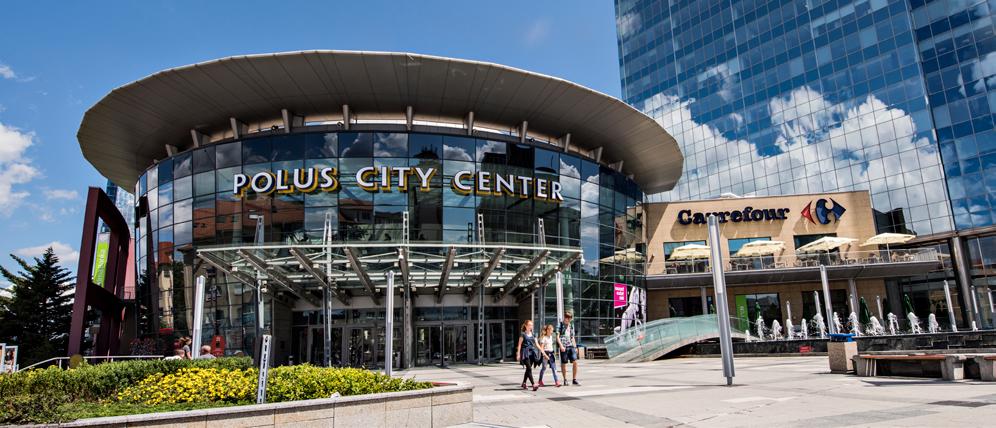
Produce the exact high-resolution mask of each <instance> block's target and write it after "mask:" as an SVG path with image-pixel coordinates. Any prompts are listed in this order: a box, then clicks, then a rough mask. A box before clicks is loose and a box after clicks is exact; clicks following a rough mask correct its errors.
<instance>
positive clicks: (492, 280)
mask: <svg viewBox="0 0 996 428" xmlns="http://www.w3.org/2000/svg"><path fill="white" fill-rule="evenodd" d="M197 255H198V257H199V258H201V259H202V260H204V261H205V262H207V263H208V264H210V265H212V266H215V267H219V268H220V270H221V271H223V272H225V273H226V274H229V275H230V276H232V277H233V279H235V280H237V281H242V282H245V280H248V279H249V278H251V277H255V276H256V275H257V274H260V275H262V276H264V277H266V278H279V279H280V281H278V282H279V283H280V285H281V286H282V287H280V289H279V291H287V292H288V294H290V295H291V296H294V297H297V298H301V299H304V300H306V301H308V302H309V303H311V304H314V302H315V301H316V296H317V295H319V294H311V293H312V292H314V293H319V292H320V291H322V290H323V289H325V290H330V291H332V295H333V296H335V297H336V298H338V299H339V301H340V302H342V303H343V304H344V305H347V306H349V305H351V303H352V298H353V297H356V296H367V297H370V298H371V299H372V300H373V301H374V305H377V306H379V305H380V304H381V299H380V298H381V297H382V296H383V294H384V291H385V288H386V283H384V281H379V279H380V278H384V274H386V273H387V272H388V271H391V270H395V271H399V270H400V271H401V272H402V281H403V284H407V285H409V286H410V288H411V290H412V294H425V295H431V294H436V295H437V298H438V299H439V300H441V298H442V296H443V294H453V295H460V296H462V297H464V298H466V296H468V295H469V296H473V295H474V294H476V293H478V292H481V290H482V289H483V291H484V293H486V294H489V295H494V296H495V297H497V298H499V299H500V298H501V297H504V296H506V295H509V294H521V293H524V292H525V293H529V292H532V291H534V290H535V289H536V285H537V283H538V282H548V281H549V280H551V279H552V278H553V277H554V275H555V274H556V272H560V271H563V270H565V269H569V268H570V266H571V264H573V262H574V261H576V260H578V259H579V258H580V257H581V249H580V248H578V247H568V246H556V245H537V244H524V243H502V244H482V243H442V242H413V243H401V242H338V243H335V242H333V243H326V244H261V245H255V244H246V245H238V246H219V247H202V248H199V249H198V250H197ZM247 255H249V256H248V257H247ZM402 264H405V266H402ZM482 284H484V287H482ZM492 284H494V285H492ZM274 291H278V290H274Z"/></svg>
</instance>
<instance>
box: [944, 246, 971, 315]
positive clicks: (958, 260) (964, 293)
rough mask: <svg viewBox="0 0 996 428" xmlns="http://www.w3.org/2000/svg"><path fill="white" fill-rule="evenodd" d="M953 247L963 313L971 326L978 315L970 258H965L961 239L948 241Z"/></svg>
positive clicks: (952, 255)
mask: <svg viewBox="0 0 996 428" xmlns="http://www.w3.org/2000/svg"><path fill="white" fill-rule="evenodd" d="M948 245H949V246H950V247H951V261H952V262H953V263H954V271H955V278H957V279H958V291H959V293H958V294H959V297H961V313H962V315H963V317H962V319H963V320H964V321H965V324H971V322H972V320H974V319H976V316H977V315H978V314H977V313H976V312H975V310H974V306H973V305H972V278H971V276H969V274H968V266H969V262H968V257H965V249H964V248H963V247H962V245H961V237H959V236H953V237H951V238H949V239H948Z"/></svg>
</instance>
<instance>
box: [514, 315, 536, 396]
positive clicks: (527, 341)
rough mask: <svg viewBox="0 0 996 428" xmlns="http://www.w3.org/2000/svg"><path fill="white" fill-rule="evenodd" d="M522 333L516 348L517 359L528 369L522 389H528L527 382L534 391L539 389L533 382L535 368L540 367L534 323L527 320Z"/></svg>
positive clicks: (524, 375) (523, 376)
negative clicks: (527, 381)
mask: <svg viewBox="0 0 996 428" xmlns="http://www.w3.org/2000/svg"><path fill="white" fill-rule="evenodd" d="M521 330H522V331H521V332H520V333H519V343H518V345H517V346H516V347H515V359H516V360H517V361H519V364H522V365H523V366H525V368H526V372H525V373H524V374H523V375H522V389H526V380H527V379H528V380H529V385H530V386H532V387H533V391H535V390H537V389H539V386H537V385H536V382H535V381H534V380H533V367H535V366H538V365H539V360H540V354H539V352H540V351H539V346H538V345H537V344H536V337H534V336H533V321H532V320H526V321H525V322H523V323H522V329H521Z"/></svg>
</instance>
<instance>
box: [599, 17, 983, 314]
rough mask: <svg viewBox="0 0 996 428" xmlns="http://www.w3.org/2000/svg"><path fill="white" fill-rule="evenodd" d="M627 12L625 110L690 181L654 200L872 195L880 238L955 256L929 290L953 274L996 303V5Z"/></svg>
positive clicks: (622, 24)
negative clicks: (639, 119)
mask: <svg viewBox="0 0 996 428" xmlns="http://www.w3.org/2000/svg"><path fill="white" fill-rule="evenodd" d="M615 6H616V18H617V32H618V47H619V56H620V62H619V64H620V71H621V78H622V89H623V92H622V93H623V99H624V100H625V101H627V102H628V103H630V104H632V105H634V106H636V107H637V108H639V109H642V110H643V111H644V112H645V113H647V114H649V115H650V116H652V117H654V118H656V119H658V120H659V121H660V122H661V123H662V124H663V126H664V127H665V128H666V129H667V130H668V131H669V132H670V133H671V134H672V135H674V136H675V138H676V139H677V141H678V143H679V145H680V146H681V147H682V151H683V153H684V155H685V172H684V175H683V176H682V179H681V181H680V182H679V184H678V185H677V186H676V187H675V188H674V190H672V191H670V192H666V193H661V194H657V195H651V196H650V197H649V198H650V200H651V201H669V200H682V199H700V198H711V197H719V196H721V195H723V194H724V193H733V194H736V195H778V194H797V193H821V192H829V191H847V190H868V191H869V192H870V194H871V198H872V204H873V207H874V209H875V213H876V216H875V217H876V219H875V221H876V228H877V229H878V231H879V232H902V233H913V234H916V235H918V236H920V237H921V238H923V239H921V240H919V241H921V242H923V243H924V245H940V246H942V247H946V248H942V250H943V251H944V252H945V253H951V254H952V257H953V260H954V263H953V264H954V269H952V270H948V271H947V272H946V273H943V274H938V275H936V276H934V277H931V278H921V279H920V280H922V281H921V282H923V283H924V284H933V285H928V286H926V287H927V289H930V288H931V287H934V288H936V286H937V284H939V283H940V281H941V280H942V279H944V278H946V277H948V276H951V277H952V278H950V279H951V280H952V281H954V280H955V279H957V281H958V283H959V285H960V286H961V291H962V292H964V293H965V295H967V294H968V293H969V292H972V291H974V292H976V293H978V294H979V299H978V301H979V302H983V303H988V302H989V297H988V293H987V292H986V291H987V289H988V288H989V284H990V283H994V284H996V278H993V279H990V278H989V277H988V276H987V273H986V272H991V271H992V269H991V267H993V264H994V263H996V239H994V238H987V237H985V235H986V233H987V232H989V233H991V231H992V230H993V225H994V223H996V210H994V207H996V205H994V204H996V195H994V193H996V192H994V190H996V135H994V128H996V126H994V117H996V116H993V113H996V90H994V89H993V88H994V87H996V53H994V52H996V38H994V30H993V25H994V22H996V21H994V17H993V13H994V12H996V1H992V0H990V1H985V0H981V1H980V0H933V1H931V0H783V1H775V0H672V1H667V0H616V2H615ZM955 235H961V237H958V236H955ZM952 236H954V237H952ZM932 237H936V238H937V239H933V240H932ZM955 277H957V278H955ZM911 281H913V280H911ZM914 282H915V281H914ZM900 283H901V286H902V287H904V291H915V290H913V289H912V288H910V287H914V285H912V282H909V281H907V282H902V281H900ZM921 285H922V284H921ZM969 287H971V291H970V288H969ZM994 288H996V287H994ZM969 300H970V299H965V300H963V301H962V304H963V305H965V306H970V305H973V306H976V307H977V306H978V303H974V302H969ZM972 312H975V311H972ZM965 315H966V316H969V315H971V312H968V311H966V312H965Z"/></svg>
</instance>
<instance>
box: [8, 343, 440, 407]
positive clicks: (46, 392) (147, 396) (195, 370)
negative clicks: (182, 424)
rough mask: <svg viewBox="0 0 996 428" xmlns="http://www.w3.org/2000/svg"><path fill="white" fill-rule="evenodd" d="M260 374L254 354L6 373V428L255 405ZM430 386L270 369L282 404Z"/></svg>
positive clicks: (272, 391) (272, 398)
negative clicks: (27, 424) (111, 416)
mask: <svg viewBox="0 0 996 428" xmlns="http://www.w3.org/2000/svg"><path fill="white" fill-rule="evenodd" d="M257 376H258V371H257V370H256V369H255V368H254V367H252V360H251V359H249V358H246V357H242V358H217V359H204V360H193V361H191V360H144V361H127V362H117V363H106V364H98V365H87V364H81V365H80V366H79V367H77V368H75V369H68V370H62V369H59V368H56V367H51V368H48V369H44V370H29V371H25V372H18V373H12V374H5V375H0V424H2V423H53V422H62V421H68V420H74V419H77V418H81V417H94V416H101V415H115V414H136V413H147V412H156V411H166V410H181V409H192V408H201V407H215V406H227V405H233V404H244V403H251V402H255V400H256V379H257ZM430 387H432V385H431V384H430V383H428V382H417V381H415V380H413V379H397V378H392V377H389V376H386V375H384V374H381V373H377V372H371V371H368V370H363V369H352V368H325V367H315V366H311V365H307V364H305V365H299V366H285V367H276V368H273V369H270V372H269V378H268V382H267V397H266V398H267V401H268V402H279V401H292V400H307V399H312V398H328V397H331V396H332V395H333V394H336V393H338V394H339V395H344V396H345V395H358V394H372V393H379V392H395V391H409V390H415V389H424V388H430Z"/></svg>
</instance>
